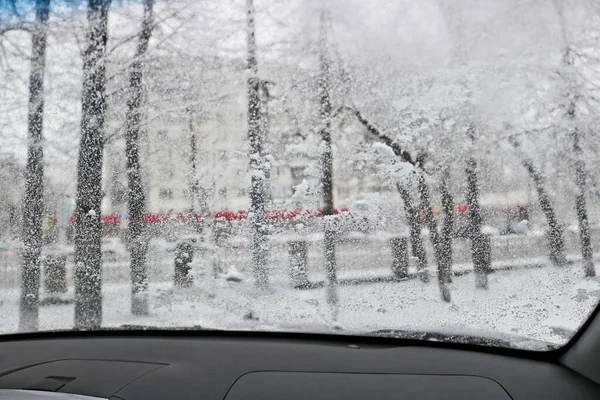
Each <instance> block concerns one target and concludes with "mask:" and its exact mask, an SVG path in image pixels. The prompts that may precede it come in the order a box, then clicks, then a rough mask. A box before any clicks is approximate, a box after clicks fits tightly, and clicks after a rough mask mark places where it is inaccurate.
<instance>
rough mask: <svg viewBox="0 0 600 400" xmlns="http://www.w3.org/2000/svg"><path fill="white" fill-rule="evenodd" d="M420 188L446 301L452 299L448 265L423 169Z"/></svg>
mask: <svg viewBox="0 0 600 400" xmlns="http://www.w3.org/2000/svg"><path fill="white" fill-rule="evenodd" d="M418 174H419V176H418V189H419V195H420V197H421V210H422V212H423V216H424V217H425V223H426V224H427V228H428V229H429V237H430V239H431V245H432V246H433V254H434V257H435V261H436V262H437V265H438V284H439V286H440V293H441V295H442V299H443V300H444V301H446V302H450V301H451V296H450V289H449V288H448V272H447V271H448V266H447V265H446V263H445V261H446V258H445V257H444V256H443V254H442V241H441V238H440V234H439V232H438V228H437V223H436V221H435V217H434V215H433V211H432V209H431V195H430V193H429V188H428V187H427V182H425V174H424V172H423V171H419V172H418Z"/></svg>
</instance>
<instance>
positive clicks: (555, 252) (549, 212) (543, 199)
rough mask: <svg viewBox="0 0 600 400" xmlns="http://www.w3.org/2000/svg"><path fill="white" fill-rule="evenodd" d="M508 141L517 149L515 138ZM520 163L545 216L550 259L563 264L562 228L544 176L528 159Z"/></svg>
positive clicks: (555, 263)
mask: <svg viewBox="0 0 600 400" xmlns="http://www.w3.org/2000/svg"><path fill="white" fill-rule="evenodd" d="M510 142H511V144H512V145H513V147H514V148H515V149H519V147H520V145H519V143H518V142H517V141H516V140H515V139H511V140H510ZM522 163H523V166H524V167H525V169H526V170H527V173H529V176H530V177H531V180H532V181H533V185H534V186H535V190H536V192H537V195H538V201H539V203H540V208H541V209H542V212H543V213H544V216H545V217H546V221H547V222H548V247H549V252H550V261H551V262H552V264H554V265H556V266H564V265H565V264H566V263H567V257H566V255H565V239H564V236H563V229H562V226H561V224H560V222H559V221H558V219H557V218H556V213H555V212H554V207H553V206H552V202H551V201H550V197H549V196H548V193H547V192H546V188H545V186H546V185H545V183H544V177H543V176H542V174H541V173H540V172H539V171H538V170H537V169H536V168H535V166H534V165H533V162H532V161H531V160H530V159H528V158H523V160H522Z"/></svg>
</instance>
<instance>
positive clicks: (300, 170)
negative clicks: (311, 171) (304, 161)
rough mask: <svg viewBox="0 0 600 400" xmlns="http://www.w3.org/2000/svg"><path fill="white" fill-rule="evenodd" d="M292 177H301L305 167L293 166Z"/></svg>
mask: <svg viewBox="0 0 600 400" xmlns="http://www.w3.org/2000/svg"><path fill="white" fill-rule="evenodd" d="M291 173H292V178H295V179H299V178H302V177H303V176H304V167H292V168H291Z"/></svg>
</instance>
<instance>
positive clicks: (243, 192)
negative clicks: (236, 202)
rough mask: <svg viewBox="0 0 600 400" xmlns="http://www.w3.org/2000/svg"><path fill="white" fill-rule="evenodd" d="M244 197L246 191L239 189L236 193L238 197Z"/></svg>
mask: <svg viewBox="0 0 600 400" xmlns="http://www.w3.org/2000/svg"><path fill="white" fill-rule="evenodd" d="M245 195H246V189H240V190H239V191H238V197H244V196H245Z"/></svg>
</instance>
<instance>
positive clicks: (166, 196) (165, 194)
mask: <svg viewBox="0 0 600 400" xmlns="http://www.w3.org/2000/svg"><path fill="white" fill-rule="evenodd" d="M158 197H159V198H160V199H163V200H170V199H172V198H173V191H172V190H171V189H165V188H162V189H160V190H159V191H158Z"/></svg>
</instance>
